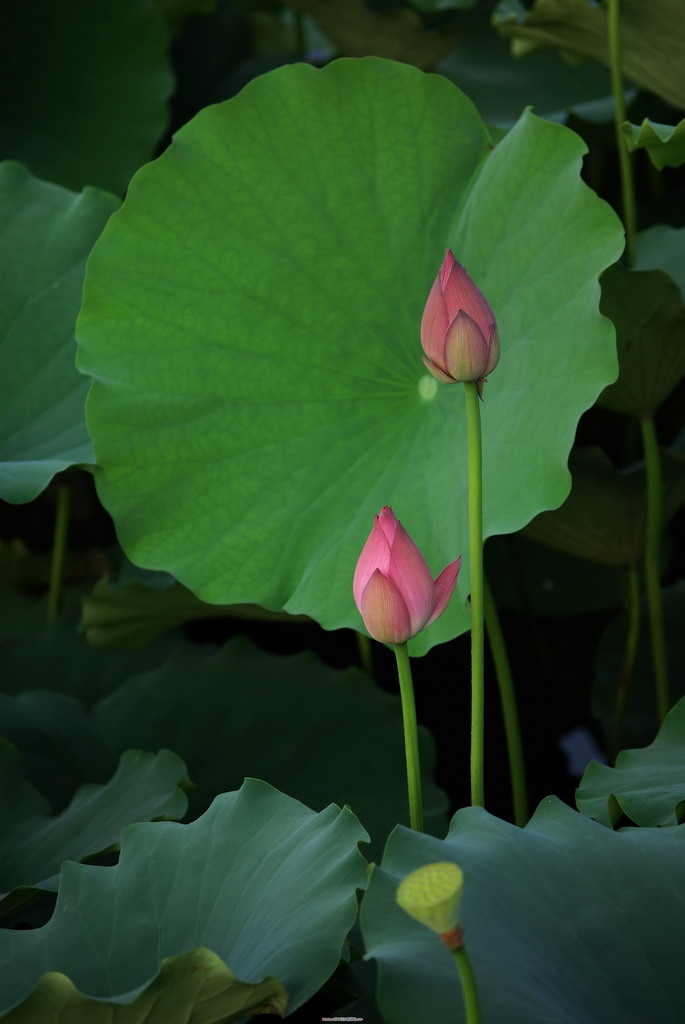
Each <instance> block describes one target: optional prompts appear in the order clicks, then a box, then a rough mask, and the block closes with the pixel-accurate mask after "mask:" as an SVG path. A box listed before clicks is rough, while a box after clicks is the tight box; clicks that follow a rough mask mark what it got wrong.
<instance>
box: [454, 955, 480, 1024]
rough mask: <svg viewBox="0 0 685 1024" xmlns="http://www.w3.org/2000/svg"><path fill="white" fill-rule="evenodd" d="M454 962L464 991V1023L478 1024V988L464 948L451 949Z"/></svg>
mask: <svg viewBox="0 0 685 1024" xmlns="http://www.w3.org/2000/svg"><path fill="white" fill-rule="evenodd" d="M452 955H453V956H454V962H455V963H456V965H457V970H458V971H459V979H460V981H461V988H462V992H463V993H464V1007H465V1009H466V1024H480V1005H479V1003H478V990H477V988H476V979H475V978H474V976H473V969H472V967H471V961H470V960H469V958H468V955H467V953H466V949H465V948H464V946H462V947H461V948H460V949H454V950H452Z"/></svg>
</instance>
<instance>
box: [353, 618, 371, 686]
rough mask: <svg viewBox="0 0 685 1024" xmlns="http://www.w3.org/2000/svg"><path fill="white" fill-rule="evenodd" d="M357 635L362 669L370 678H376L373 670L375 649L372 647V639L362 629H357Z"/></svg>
mask: <svg viewBox="0 0 685 1024" xmlns="http://www.w3.org/2000/svg"><path fill="white" fill-rule="evenodd" d="M355 635H356V637H357V650H358V651H359V661H360V663H361V667H362V671H363V672H365V673H366V675H367V676H368V677H369V679H373V678H374V671H373V651H372V648H371V640H370V638H369V637H368V636H367V635H366V633H362V632H361V631H360V630H356V631H355Z"/></svg>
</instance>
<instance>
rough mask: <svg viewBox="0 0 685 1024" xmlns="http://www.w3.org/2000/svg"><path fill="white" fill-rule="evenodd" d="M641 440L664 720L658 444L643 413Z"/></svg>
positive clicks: (654, 644)
mask: <svg viewBox="0 0 685 1024" xmlns="http://www.w3.org/2000/svg"><path fill="white" fill-rule="evenodd" d="M640 425H641V427H642V443H643V445H644V449H645V466H646V469H647V543H646V545H645V577H646V580H647V605H648V608H649V627H650V633H651V637H652V659H653V662H654V676H655V679H656V698H657V705H658V708H659V721H660V722H663V720H664V718H665V717H666V715H667V714H668V709H669V706H670V701H669V696H668V666H667V663H666V639H665V636H664V613H663V607H662V604H661V554H660V549H661V520H662V515H661V491H662V485H661V457H660V455H659V444H658V442H657V438H656V430H655V429H654V420H653V419H652V417H651V416H643V417H642V418H641V420H640Z"/></svg>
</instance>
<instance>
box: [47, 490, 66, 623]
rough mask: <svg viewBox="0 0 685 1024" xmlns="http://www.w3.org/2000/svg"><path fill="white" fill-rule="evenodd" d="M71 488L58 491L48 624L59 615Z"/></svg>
mask: <svg viewBox="0 0 685 1024" xmlns="http://www.w3.org/2000/svg"><path fill="white" fill-rule="evenodd" d="M70 504H71V502H70V496H69V488H68V487H67V485H66V484H60V485H59V487H58V489H57V510H56V512H55V531H54V534H53V538H52V560H51V562H50V588H49V591H48V623H50V622H54V621H55V619H56V618H57V615H58V614H59V601H60V596H61V593H62V576H63V575H64V555H65V552H66V547H67V527H68V525H69V507H70Z"/></svg>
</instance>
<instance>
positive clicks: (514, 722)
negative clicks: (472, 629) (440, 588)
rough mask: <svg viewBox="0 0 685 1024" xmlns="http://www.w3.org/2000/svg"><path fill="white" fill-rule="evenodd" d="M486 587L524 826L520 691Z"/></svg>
mask: <svg viewBox="0 0 685 1024" xmlns="http://www.w3.org/2000/svg"><path fill="white" fill-rule="evenodd" d="M483 583H484V586H485V628H486V630H487V634H488V642H489V644H490V651H491V652H492V660H493V661H494V663H495V673H496V675H497V685H498V687H499V697H500V702H501V704H502V716H503V718H504V731H505V734H506V737H507V754H508V757H509V774H510V776H511V795H512V800H513V804H514V821H515V823H516V824H517V825H518V826H519V827H520V828H523V826H524V825H525V824H526V822H527V821H528V793H527V790H526V769H525V764H524V761H523V744H522V742H521V727H520V725H519V713H518V708H517V706H516V691H515V690H514V680H513V678H512V675H511V665H510V664H509V657H508V655H507V648H506V646H505V643H504V635H503V634H502V627H501V625H500V621H499V615H498V614H497V606H496V605H495V601H494V599H493V596H492V591H491V590H490V585H489V583H488V580H487V577H486V576H484V577H483Z"/></svg>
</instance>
